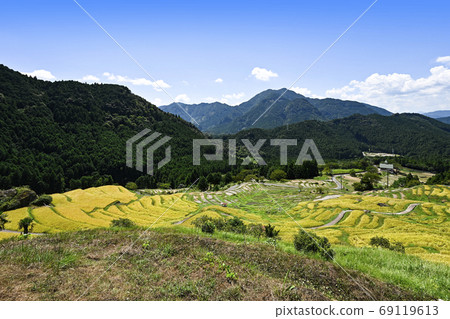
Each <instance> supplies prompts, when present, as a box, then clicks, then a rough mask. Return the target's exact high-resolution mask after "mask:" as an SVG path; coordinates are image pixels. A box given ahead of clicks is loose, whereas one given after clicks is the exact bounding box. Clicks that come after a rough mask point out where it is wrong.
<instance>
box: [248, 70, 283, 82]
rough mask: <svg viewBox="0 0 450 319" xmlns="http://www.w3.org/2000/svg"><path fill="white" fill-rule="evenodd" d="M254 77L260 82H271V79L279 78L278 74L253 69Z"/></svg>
mask: <svg viewBox="0 0 450 319" xmlns="http://www.w3.org/2000/svg"><path fill="white" fill-rule="evenodd" d="M252 75H253V76H254V77H255V78H256V79H257V80H260V81H269V80H270V78H277V77H278V74H276V73H275V72H272V71H271V70H267V69H264V68H258V67H256V68H253V70H252Z"/></svg>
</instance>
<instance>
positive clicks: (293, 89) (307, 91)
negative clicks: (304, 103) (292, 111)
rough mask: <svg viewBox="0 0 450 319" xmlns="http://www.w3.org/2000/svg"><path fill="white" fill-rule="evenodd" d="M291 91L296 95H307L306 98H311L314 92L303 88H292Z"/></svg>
mask: <svg viewBox="0 0 450 319" xmlns="http://www.w3.org/2000/svg"><path fill="white" fill-rule="evenodd" d="M291 91H294V92H295V93H298V94H301V95H305V96H311V95H312V92H311V90H310V89H307V88H301V87H298V86H297V87H292V88H291Z"/></svg>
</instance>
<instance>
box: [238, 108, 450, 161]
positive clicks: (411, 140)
mask: <svg viewBox="0 0 450 319" xmlns="http://www.w3.org/2000/svg"><path fill="white" fill-rule="evenodd" d="M231 137H232V138H236V139H243V138H248V139H250V140H252V141H253V142H254V141H256V140H257V139H270V138H280V139H281V138H282V139H297V140H298V145H297V146H296V147H294V146H290V147H289V148H288V150H289V157H290V158H291V159H294V158H295V157H296V156H298V154H299V153H300V149H301V147H302V145H303V142H304V140H305V139H313V140H314V142H315V144H316V145H317V147H318V149H319V151H320V152H321V154H322V156H323V157H324V158H326V159H348V158H357V157H361V154H362V152H363V151H369V150H370V151H372V152H389V153H390V152H392V151H394V152H395V153H396V154H399V155H403V156H407V157H416V158H421V159H424V160H428V161H429V162H442V161H444V162H447V163H448V161H449V159H450V125H448V124H444V123H442V122H439V121H437V120H434V119H431V118H428V117H425V116H423V115H420V114H394V115H391V116H382V115H378V114H372V115H366V116H363V115H352V116H350V117H347V118H344V119H336V120H332V121H328V122H323V121H305V122H300V123H296V124H293V125H289V126H282V127H277V128H275V129H270V130H263V129H250V130H244V131H241V132H239V133H237V134H235V135H232V136H231ZM261 154H265V155H267V156H270V157H274V158H276V157H277V156H279V148H277V147H273V146H270V145H269V143H268V142H266V144H265V145H264V146H263V147H262V149H261Z"/></svg>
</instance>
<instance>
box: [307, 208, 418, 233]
mask: <svg viewBox="0 0 450 319" xmlns="http://www.w3.org/2000/svg"><path fill="white" fill-rule="evenodd" d="M419 205H420V204H418V203H414V204H410V205H409V206H408V207H407V208H406V209H405V210H403V211H401V212H398V213H382V212H375V211H371V212H370V213H373V214H383V215H404V214H408V213H410V212H412V211H413V209H414V208H416V207H417V206H419ZM349 212H352V210H351V209H348V210H343V211H342V212H340V213H339V215H337V217H336V218H335V219H333V220H332V221H331V222H329V223H326V224H325V225H321V226H316V227H311V228H310V229H318V228H322V227H328V226H334V225H336V224H337V223H339V222H340V221H341V219H342V218H344V216H345V213H349Z"/></svg>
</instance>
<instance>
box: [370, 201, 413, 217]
mask: <svg viewBox="0 0 450 319" xmlns="http://www.w3.org/2000/svg"><path fill="white" fill-rule="evenodd" d="M419 205H420V204H418V203H414V204H410V205H409V206H408V207H407V208H406V209H405V210H403V211H401V212H398V213H383V212H373V211H372V212H371V213H373V214H383V215H405V214H408V213H410V212H411V211H412V210H413V209H414V208H416V207H417V206H419Z"/></svg>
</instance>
